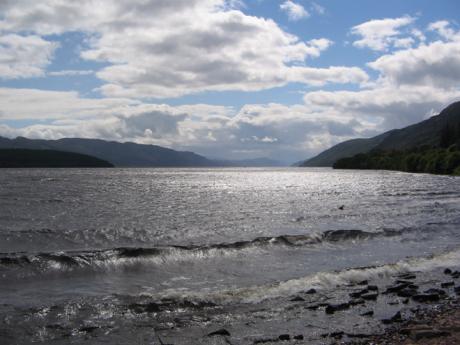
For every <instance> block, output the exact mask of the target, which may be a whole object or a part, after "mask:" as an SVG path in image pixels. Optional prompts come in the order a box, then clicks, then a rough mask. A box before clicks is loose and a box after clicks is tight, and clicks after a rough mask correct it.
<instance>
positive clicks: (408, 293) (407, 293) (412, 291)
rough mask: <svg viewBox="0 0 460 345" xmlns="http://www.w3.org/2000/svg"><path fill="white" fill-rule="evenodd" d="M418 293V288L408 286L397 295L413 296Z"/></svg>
mask: <svg viewBox="0 0 460 345" xmlns="http://www.w3.org/2000/svg"><path fill="white" fill-rule="evenodd" d="M417 293H418V291H417V290H415V289H410V288H407V289H403V290H401V291H398V292H397V295H398V296H399V297H412V296H414V295H416V294H417Z"/></svg>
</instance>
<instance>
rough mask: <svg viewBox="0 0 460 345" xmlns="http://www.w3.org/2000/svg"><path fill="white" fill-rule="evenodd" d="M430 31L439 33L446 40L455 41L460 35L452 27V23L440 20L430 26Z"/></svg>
mask: <svg viewBox="0 0 460 345" xmlns="http://www.w3.org/2000/svg"><path fill="white" fill-rule="evenodd" d="M428 30H431V31H435V32H437V33H438V34H439V35H440V36H441V37H442V38H444V39H446V40H453V39H455V36H457V37H458V33H456V32H455V30H454V29H452V28H451V27H450V23H449V22H448V21H447V20H440V21H437V22H434V23H430V24H429V25H428Z"/></svg>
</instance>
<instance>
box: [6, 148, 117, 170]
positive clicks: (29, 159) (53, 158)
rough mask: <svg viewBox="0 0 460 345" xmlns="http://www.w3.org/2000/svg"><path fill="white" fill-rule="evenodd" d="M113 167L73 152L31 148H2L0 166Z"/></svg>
mask: <svg viewBox="0 0 460 345" xmlns="http://www.w3.org/2000/svg"><path fill="white" fill-rule="evenodd" d="M75 167H85V168H89V167H95V168H108V167H113V165H112V164H110V163H109V162H107V161H104V160H102V159H99V158H96V157H92V156H88V155H82V154H79V153H73V152H63V151H54V150H30V149H0V168H75Z"/></svg>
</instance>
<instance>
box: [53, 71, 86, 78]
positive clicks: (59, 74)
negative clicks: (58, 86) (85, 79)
mask: <svg viewBox="0 0 460 345" xmlns="http://www.w3.org/2000/svg"><path fill="white" fill-rule="evenodd" d="M90 74H94V71H93V70H63V71H51V72H48V73H47V75H49V76H52V77H68V76H79V75H90Z"/></svg>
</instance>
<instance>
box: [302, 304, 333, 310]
mask: <svg viewBox="0 0 460 345" xmlns="http://www.w3.org/2000/svg"><path fill="white" fill-rule="evenodd" d="M328 305H329V304H328V303H318V304H312V305H309V306H308V307H307V309H310V310H317V309H318V308H319V307H327V306H328Z"/></svg>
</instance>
